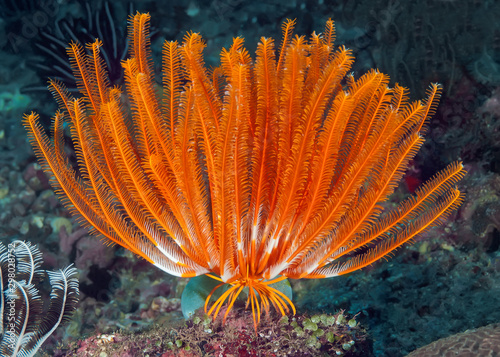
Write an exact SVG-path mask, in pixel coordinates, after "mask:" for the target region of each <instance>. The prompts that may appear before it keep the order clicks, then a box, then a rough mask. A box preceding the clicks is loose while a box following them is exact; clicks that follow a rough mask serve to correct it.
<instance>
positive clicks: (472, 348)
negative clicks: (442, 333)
mask: <svg viewBox="0 0 500 357" xmlns="http://www.w3.org/2000/svg"><path fill="white" fill-rule="evenodd" d="M499 341H500V324H491V325H488V326H484V327H481V328H478V329H473V330H467V331H465V332H463V333H457V334H456V335H453V336H450V337H446V338H442V339H440V340H438V341H435V342H432V343H431V344H429V345H427V346H424V347H420V348H419V349H417V350H415V351H413V352H412V353H410V354H409V355H408V356H407V357H434V356H435V357H493V356H498V355H500V343H499Z"/></svg>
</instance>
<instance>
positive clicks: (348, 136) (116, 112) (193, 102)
mask: <svg viewBox="0 0 500 357" xmlns="http://www.w3.org/2000/svg"><path fill="white" fill-rule="evenodd" d="M149 19H150V17H149V14H141V13H137V14H136V15H135V16H132V17H131V19H130V28H129V39H130V42H131V45H130V52H129V59H127V60H126V61H124V62H123V64H122V65H123V70H124V76H125V82H126V92H127V95H128V97H127V100H125V99H124V94H123V92H122V89H120V88H117V87H111V86H110V85H109V80H108V77H107V74H106V68H104V62H103V59H102V58H101V56H100V55H99V49H100V46H101V42H100V40H96V41H95V42H94V43H91V44H89V45H87V50H85V49H84V48H83V47H82V46H81V45H79V44H76V43H71V44H70V47H69V48H68V53H69V56H70V59H71V63H72V68H73V71H74V75H75V78H76V81H77V84H78V87H79V90H80V93H81V97H79V98H74V97H73V96H72V95H70V94H69V93H68V91H67V90H66V89H65V88H64V86H63V85H61V84H60V83H59V82H57V81H52V82H51V83H50V86H49V89H50V91H51V92H52V93H53V94H54V96H55V98H56V100H57V102H58V103H59V105H60V109H59V111H58V112H57V113H56V115H55V117H54V120H53V127H52V139H51V138H49V136H47V135H46V133H45V131H44V129H43V128H42V127H41V125H40V122H39V119H38V115H37V114H34V113H32V114H28V115H26V116H25V118H24V125H25V127H26V129H27V131H28V134H29V139H30V142H31V144H32V145H33V147H34V150H35V152H36V154H37V156H38V158H39V161H40V163H41V165H42V166H43V168H44V170H45V171H46V172H47V173H48V174H49V175H50V177H51V178H52V184H53V185H54V187H55V189H56V191H57V192H58V193H59V195H60V197H61V198H62V200H63V202H64V203H65V204H66V206H67V207H68V208H69V209H70V210H71V211H72V212H73V213H74V214H77V215H79V216H80V217H82V219H83V221H84V222H86V224H87V226H89V227H91V228H92V229H93V231H94V232H95V233H96V234H98V235H100V236H103V237H106V238H107V239H109V240H111V241H113V242H115V243H117V244H119V245H121V246H123V247H125V248H127V249H129V250H131V251H132V252H134V253H136V254H138V255H139V256H141V257H143V258H144V259H146V260H148V261H149V262H151V263H152V264H154V265H155V266H157V267H159V268H160V269H163V270H164V271H166V272H168V273H170V274H173V275H177V276H182V277H194V276H199V275H203V274H208V275H209V276H210V277H212V278H213V279H216V280H218V281H219V282H220V284H219V285H217V287H222V286H223V285H226V284H227V286H228V288H227V289H226V290H225V291H224V293H222V294H221V295H220V297H219V298H218V299H217V300H216V302H215V303H214V304H211V305H210V304H209V303H208V302H209V299H210V297H211V296H212V293H213V292H214V291H212V293H210V294H209V296H208V298H207V305H206V308H207V309H208V312H209V314H213V315H217V314H218V312H219V311H220V308H221V306H223V304H224V303H225V302H227V304H228V309H227V312H229V311H230V310H231V308H232V306H233V304H234V303H235V300H236V298H237V297H238V295H239V294H240V293H241V292H242V290H243V289H245V288H246V289H247V290H248V293H247V296H248V299H247V306H249V307H250V308H251V309H252V312H253V316H254V321H255V324H257V323H258V321H259V319H260V315H261V312H262V311H266V312H268V311H269V308H270V307H271V306H273V307H274V308H275V309H276V310H278V311H280V312H281V313H283V314H285V313H286V312H287V311H289V309H290V307H291V308H292V309H293V310H294V307H293V304H292V302H291V301H290V299H289V298H288V297H287V296H286V295H285V294H284V293H283V292H282V291H280V290H279V289H275V288H274V287H273V286H272V285H273V284H274V283H277V282H279V281H282V280H284V279H286V278H293V279H299V278H311V279H316V278H325V277H332V276H337V275H341V274H346V273H349V272H352V271H354V270H357V269H361V268H363V267H365V266H367V265H370V264H372V263H373V262H375V261H377V260H378V259H380V258H382V257H384V256H387V255H389V254H391V253H392V252H394V251H395V250H396V249H397V248H398V247H400V246H401V245H403V244H404V243H406V242H410V241H411V240H412V239H413V238H414V237H415V236H416V235H418V234H420V233H422V232H424V231H425V230H427V229H429V228H430V227H432V226H435V225H436V224H438V223H439V222H442V221H443V220H445V219H446V218H447V217H448V216H449V214H450V212H452V211H454V210H456V209H457V207H459V205H460V204H461V203H462V201H463V194H462V193H460V191H459V190H457V189H456V187H455V185H456V183H457V182H458V181H459V180H461V179H462V178H463V177H464V175H465V171H464V169H463V166H462V164H461V163H459V162H455V163H452V164H450V165H449V166H448V167H447V168H445V169H444V170H443V171H441V172H439V173H438V174H436V175H435V176H434V177H433V178H432V179H431V180H429V181H428V182H426V183H425V184H423V185H422V186H421V187H420V188H419V189H418V190H417V191H416V193H415V194H414V195H413V196H411V197H409V198H408V199H406V200H405V201H403V202H401V204H400V205H399V206H398V207H397V208H396V209H394V210H392V211H390V212H386V211H384V208H383V206H382V205H381V204H380V203H381V202H384V201H387V199H388V198H389V197H390V195H391V194H392V193H393V191H394V190H395V188H396V187H397V185H398V182H399V181H400V180H401V178H402V177H403V175H404V173H405V170H406V168H407V167H408V163H409V162H410V160H411V159H412V158H413V157H414V156H415V155H416V153H417V151H418V150H419V148H420V147H421V146H422V144H423V142H424V139H423V136H422V135H423V132H424V131H425V130H424V129H425V125H426V121H427V120H428V118H429V117H430V116H432V114H433V113H434V111H435V108H436V105H437V102H438V99H439V97H440V93H441V87H440V86H439V85H437V84H433V85H431V86H430V88H429V91H428V94H427V97H426V98H425V99H424V100H422V101H415V102H410V101H409V99H408V91H407V90H406V89H405V88H403V87H401V86H399V85H397V84H396V85H395V86H394V88H390V87H389V86H388V84H389V78H388V77H387V76H386V75H384V74H382V73H379V72H378V71H376V70H371V71H369V72H368V73H366V74H364V75H362V76H361V77H359V78H355V77H354V76H353V75H352V74H350V73H349V71H350V68H351V64H352V63H353V61H354V58H353V55H352V53H351V51H350V50H348V49H346V48H344V47H342V46H340V47H335V46H334V37H335V31H334V24H333V22H332V21H331V20H329V21H327V23H326V27H325V30H324V32H323V33H322V34H320V35H317V34H315V33H313V34H312V35H311V36H310V37H309V38H306V37H304V36H294V35H293V33H292V32H293V28H294V25H295V22H294V21H290V20H289V21H286V22H285V23H284V24H283V38H282V40H281V44H280V45H279V46H277V45H276V44H275V42H274V40H273V39H271V38H264V37H263V38H261V40H260V42H259V44H258V45H257V51H256V54H255V58H252V57H251V56H250V54H249V53H248V52H247V50H246V49H245V47H244V46H243V39H242V38H240V37H237V38H235V39H234V41H233V44H232V46H231V47H230V48H229V49H223V50H222V52H221V65H220V67H218V68H215V69H214V70H208V69H207V68H206V66H205V64H204V60H203V49H204V47H205V44H204V42H203V40H202V39H201V37H200V35H199V34H197V33H191V32H190V33H188V34H187V35H186V36H185V38H184V41H183V43H182V44H179V43H177V42H175V41H174V42H168V41H167V42H165V44H164V45H163V63H162V67H163V87H162V88H160V89H159V88H157V86H156V83H155V80H154V71H153V63H152V60H151V49H150V42H149V38H148V24H149ZM127 102H128V103H130V107H128V105H126V104H124V103H127ZM130 115H131V118H130V117H129V116H130ZM64 123H67V124H68V125H69V128H70V132H71V139H72V141H73V144H74V146H75V148H76V154H77V157H78V168H77V169H75V168H73V167H72V166H71V165H70V163H69V161H68V159H67V157H66V155H65V152H64V139H63V124H64ZM214 290H216V289H214Z"/></svg>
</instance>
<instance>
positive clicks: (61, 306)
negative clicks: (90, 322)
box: [0, 241, 79, 357]
mask: <svg viewBox="0 0 500 357" xmlns="http://www.w3.org/2000/svg"><path fill="white" fill-rule="evenodd" d="M41 264H42V254H41V253H40V251H39V250H38V248H37V247H36V246H34V245H31V243H29V242H23V241H13V242H11V243H10V244H8V246H7V247H6V246H4V245H3V244H2V243H0V356H2V357H16V356H17V357H31V356H34V355H35V353H36V352H37V351H38V349H39V348H40V347H41V346H42V344H43V343H44V342H45V340H46V339H47V338H48V337H49V336H50V335H51V334H52V333H53V332H54V331H55V330H56V328H57V327H59V326H60V325H61V324H64V323H65V322H67V321H69V319H70V318H71V316H73V313H74V312H75V309H76V305H77V304H78V294H79V292H78V278H77V276H76V275H77V273H76V269H75V268H74V267H72V266H68V267H67V268H65V269H62V270H57V271H47V272H45V271H44V270H41V269H40V266H41ZM46 275H48V277H49V282H50V286H51V292H50V298H48V299H42V298H41V296H40V293H39V291H38V287H39V285H40V284H41V281H42V280H43V279H44V278H45V276H46ZM47 302H48V303H47Z"/></svg>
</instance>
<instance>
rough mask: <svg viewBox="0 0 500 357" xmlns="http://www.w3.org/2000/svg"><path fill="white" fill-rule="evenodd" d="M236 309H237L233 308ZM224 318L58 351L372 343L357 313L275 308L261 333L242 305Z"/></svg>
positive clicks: (323, 349)
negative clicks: (285, 312) (293, 312)
mask: <svg viewBox="0 0 500 357" xmlns="http://www.w3.org/2000/svg"><path fill="white" fill-rule="evenodd" d="M232 314H233V313H232ZM234 314H236V315H237V316H231V318H229V319H228V320H227V322H226V323H225V324H222V322H221V319H217V320H216V321H212V319H211V318H209V317H208V316H206V315H200V314H198V315H196V316H194V318H192V319H190V320H188V321H186V322H184V323H182V324H177V326H174V327H165V326H163V327H160V326H157V327H155V328H153V329H151V330H149V331H147V332H142V333H140V334H135V335H127V334H124V333H113V334H106V335H97V336H92V337H90V338H87V339H85V340H82V341H79V342H76V343H73V344H71V345H69V346H65V347H62V348H59V349H56V350H55V351H54V356H56V357H63V356H75V357H87V356H89V357H90V356H98V355H100V356H107V357H127V356H130V357H132V356H138V355H150V356H162V357H169V356H193V357H194V356H221V357H222V356H227V357H230V356H239V357H246V356H290V357H294V356H295V357H299V356H301V357H306V356H315V357H316V356H331V355H335V356H346V357H348V356H350V357H354V356H360V357H361V356H362V357H369V356H370V355H371V353H370V344H369V342H368V341H367V339H366V334H365V332H364V331H363V329H362V328H360V327H359V325H358V323H357V321H356V319H355V317H352V316H348V315H346V314H344V313H343V312H342V311H340V312H338V313H337V314H334V315H326V314H321V315H315V316H311V317H305V316H296V317H287V316H283V317H281V316H278V315H277V314H272V316H267V317H266V318H264V319H263V320H262V322H261V325H260V326H259V330H258V332H257V333H256V332H255V331H254V330H253V328H252V316H251V314H250V313H248V311H244V310H243V309H239V311H235V312H234Z"/></svg>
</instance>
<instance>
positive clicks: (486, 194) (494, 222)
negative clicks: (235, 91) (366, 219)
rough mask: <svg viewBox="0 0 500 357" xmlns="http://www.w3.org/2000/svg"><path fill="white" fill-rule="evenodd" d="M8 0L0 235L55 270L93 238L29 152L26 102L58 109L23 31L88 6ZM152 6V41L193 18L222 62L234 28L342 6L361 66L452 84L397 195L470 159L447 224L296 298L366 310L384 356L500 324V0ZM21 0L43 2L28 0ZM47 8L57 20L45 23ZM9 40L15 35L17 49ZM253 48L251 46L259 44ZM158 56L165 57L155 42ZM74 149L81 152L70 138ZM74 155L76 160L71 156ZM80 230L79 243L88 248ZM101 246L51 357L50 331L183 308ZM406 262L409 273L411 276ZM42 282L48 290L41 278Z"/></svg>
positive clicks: (0, 77) (311, 307)
mask: <svg viewBox="0 0 500 357" xmlns="http://www.w3.org/2000/svg"><path fill="white" fill-rule="evenodd" d="M89 2H94V0H89ZM96 2H97V1H96ZM5 3H6V6H5V7H2V8H1V9H0V16H1V21H0V33H1V36H0V50H1V52H0V64H1V66H0V93H4V94H3V97H4V98H7V99H6V100H5V101H4V103H5V104H7V105H8V106H9V107H6V106H4V108H3V109H4V110H3V111H1V112H0V240H1V241H2V242H4V243H5V244H7V243H8V242H10V241H12V240H14V239H25V240H30V241H32V242H34V243H37V244H39V247H40V250H41V251H42V252H43V253H44V257H45V264H46V266H45V268H47V269H53V268H56V267H60V266H66V265H67V264H69V263H71V262H74V261H75V258H76V256H77V255H78V254H80V253H79V251H81V252H82V253H83V249H85V247H86V245H84V244H83V243H84V241H85V240H86V237H87V236H86V235H82V236H81V237H79V238H78V237H77V235H73V234H75V233H76V232H79V233H82V234H83V232H81V231H80V228H79V226H78V225H77V224H76V223H75V222H73V221H70V223H71V224H72V229H71V232H70V230H69V229H68V227H67V226H64V227H65V228H64V229H65V231H66V234H67V236H66V235H65V234H64V233H62V231H63V230H64V229H61V226H60V224H61V221H59V219H60V218H63V219H69V215H68V214H67V213H66V212H65V211H64V210H63V208H62V206H61V205H60V204H59V202H58V201H57V199H56V198H55V196H54V195H53V193H52V191H51V190H50V191H49V190H48V186H46V181H45V182H43V178H42V180H41V181H40V177H39V176H38V174H37V171H39V168H37V167H36V165H35V164H34V163H33V162H34V157H33V154H32V152H31V150H30V148H29V146H28V145H27V143H26V133H25V131H24V130H23V129H22V127H21V123H20V119H19V118H20V115H21V114H22V112H26V111H27V110H31V109H33V108H42V109H43V111H44V113H46V116H47V117H48V116H49V113H52V112H53V111H54V108H55V106H54V104H53V103H52V100H50V101H47V100H46V98H47V97H48V96H45V95H44V96H38V95H35V94H33V93H30V94H29V95H27V94H26V93H22V91H21V88H24V87H26V86H40V85H42V86H44V84H45V82H46V78H39V77H38V76H37V75H36V73H35V72H34V71H33V70H32V69H31V68H30V66H31V64H32V63H33V62H34V58H33V57H34V51H33V50H32V46H34V41H33V40H32V39H33V37H29V36H27V35H28V34H31V33H30V32H23V30H24V29H33V30H36V31H38V32H37V33H40V31H41V30H47V28H46V27H47V26H49V23H54V22H55V21H54V20H55V19H56V18H57V19H62V18H64V17H66V14H68V13H69V12H71V13H73V14H74V15H75V16H77V17H83V16H84V13H85V11H86V10H85V8H84V7H81V4H82V2H80V1H73V0H68V1H65V2H62V3H61V2H56V1H48V2H45V1H44V2H36V1H22V2H21V1H15V0H7V1H6V2H5ZM47 3H48V4H52V5H53V4H60V8H59V10H57V11H55V12H54V11H52V12H50V11H48V10H54V7H52V8H51V9H48V10H46V9H40V8H36V6H38V5H40V4H47ZM142 3H143V4H144V6H145V10H148V11H150V12H151V14H152V15H154V16H153V18H158V19H160V18H161V22H162V25H161V26H157V25H156V24H154V25H155V26H156V28H157V29H158V30H159V33H158V35H157V37H156V43H153V48H158V49H160V48H161V42H162V41H163V40H164V39H169V40H171V39H177V40H182V37H183V36H184V34H185V31H186V30H187V29H193V30H194V31H196V32H200V33H201V34H202V35H203V37H204V38H205V39H206V42H207V49H206V54H207V57H208V58H207V63H208V64H216V63H217V61H218V57H219V50H220V48H221V47H222V46H226V47H227V46H228V45H230V43H231V37H232V35H234V34H239V35H243V36H245V37H246V38H247V39H248V40H247V43H248V44H249V45H250V46H252V44H253V43H256V42H257V41H258V36H257V35H261V34H266V36H269V37H274V38H278V37H279V35H280V28H279V24H280V23H281V22H282V21H283V19H285V18H297V25H298V28H297V32H298V33H305V34H309V33H311V32H312V31H313V29H318V28H321V27H322V26H323V24H324V22H325V21H326V19H328V18H329V17H332V18H333V19H334V20H335V22H336V27H337V36H338V41H339V42H344V43H346V42H347V43H348V47H350V48H352V49H354V51H355V53H356V57H357V58H358V60H357V61H356V63H355V64H354V71H355V72H357V73H360V72H363V71H364V70H365V69H366V68H371V67H376V68H379V69H380V70H381V71H384V72H388V73H389V74H390V75H391V78H392V79H393V82H391V85H393V84H394V83H396V82H398V83H399V84H401V85H404V86H408V87H410V88H411V89H412V91H415V92H418V91H420V92H421V93H423V92H424V91H425V88H427V86H428V84H429V83H428V82H429V80H434V81H438V82H440V83H442V84H443V86H444V96H443V99H442V101H441V104H440V105H439V107H438V110H437V113H436V116H435V119H434V120H433V121H432V122H430V123H429V133H428V134H427V137H428V139H427V141H426V144H425V145H424V147H423V148H422V151H421V154H419V155H418V156H417V157H416V158H415V160H414V162H413V163H412V164H411V165H410V172H409V174H408V175H407V176H405V180H406V184H405V186H406V187H403V186H402V187H400V188H399V189H398V190H399V191H400V192H401V196H403V195H405V194H407V190H409V191H411V188H412V187H414V186H415V185H416V184H418V183H419V182H423V181H425V180H426V179H428V178H429V177H430V176H431V175H432V173H434V172H436V171H437V170H438V169H439V168H441V167H443V166H444V165H445V164H446V163H447V162H449V161H451V160H452V159H454V158H456V157H457V156H460V157H461V159H462V160H463V161H464V164H465V165H466V169H467V171H468V172H469V175H468V176H467V177H466V178H465V183H464V187H465V189H466V191H467V197H466V201H465V203H464V206H463V207H462V209H461V210H460V212H459V213H458V214H457V215H456V216H454V217H452V218H450V220H449V222H447V223H446V224H445V225H444V226H442V227H440V228H439V229H436V230H433V231H431V232H429V233H428V235H427V236H426V237H425V239H429V238H430V241H429V242H428V243H424V242H418V243H417V244H416V245H414V246H412V247H409V248H405V249H401V250H399V251H397V252H396V253H395V257H394V258H392V259H390V260H389V262H388V263H384V264H380V265H374V266H373V267H371V268H369V269H368V270H365V272H363V273H362V274H351V275H349V276H346V277H341V278H335V279H331V280H329V281H323V282H322V284H324V283H326V284H325V285H322V287H319V286H316V285H315V284H314V283H313V282H310V283H311V284H310V285H309V283H307V282H303V281H297V282H292V283H293V285H294V286H293V287H294V295H295V296H296V299H297V301H298V304H297V308H298V310H299V311H300V312H302V313H303V312H306V311H309V312H310V313H311V314H318V313H319V314H321V313H330V314H331V313H333V312H334V311H337V310H338V309H340V308H342V309H345V310H346V313H350V314H357V313H360V314H359V315H358V316H357V318H356V320H357V321H361V323H362V324H363V326H365V327H366V328H367V330H368V333H369V334H370V335H371V336H372V337H373V339H374V341H375V342H374V349H373V351H374V354H375V355H377V356H384V357H385V356H387V357H401V356H403V355H405V354H406V353H409V352H410V351H412V350H414V349H416V348H418V347H420V346H424V345H426V344H429V343H431V342H432V341H434V340H437V339H439V338H442V337H446V336H449V335H453V334H456V333H460V332H463V331H465V330H467V329H471V328H478V327H481V326H484V325H487V324H491V323H494V322H498V321H500V316H499V315H498V312H497V311H498V306H500V302H499V301H498V296H500V290H499V286H498V282H499V281H500V250H499V248H498V241H499V239H500V238H499V237H500V233H499V232H500V229H499V224H498V222H499V219H500V216H499V215H498V213H497V212H498V210H499V209H500V204H498V197H500V193H499V190H500V188H499V187H500V185H499V183H498V182H500V181H499V180H500V177H499V173H500V164H499V163H500V155H499V153H500V134H499V133H500V128H499V123H500V117H499V113H500V110H499V109H500V107H499V100H498V93H500V91H499V89H498V88H499V87H498V83H497V82H496V81H497V79H498V72H497V69H498V62H499V61H498V49H499V45H498V44H499V39H500V36H499V30H498V27H499V24H500V22H498V21H497V20H496V19H497V18H498V16H499V9H500V2H498V1H491V0H488V1H476V0H474V1H465V0H454V1H427V0H419V1H415V2H412V3H411V4H410V3H407V2H401V1H389V2H383V1H368V0H360V1H344V2H333V1H329V0H325V1H278V0H271V1H266V2H263V1H252V2H249V1H240V0H211V1H201V0H190V1H184V0H168V1H167V0H159V1H144V2H142ZM19 4H31V6H35V8H33V7H29V8H26V9H20V6H19ZM116 6H121V5H118V3H117V5H116ZM123 11H125V12H127V11H126V9H124V10H123ZM44 14H45V15H47V17H43V15H44ZM35 15H37V16H38V17H36V16H35ZM23 17H24V22H22V21H21V19H22V18H23ZM115 18H116V19H120V21H121V19H122V18H120V17H119V16H115ZM44 19H46V20H47V21H46V22H41V21H38V22H37V21H36V20H44ZM14 20H15V21H18V22H17V25H15V24H14ZM48 20H50V21H48ZM19 24H21V26H19ZM22 26H24V28H23V27H22ZM36 31H34V32H32V33H35V32H36ZM16 36H17V37H16ZM16 39H19V40H22V41H19V42H17V41H15V40H16ZM13 45H17V51H16V50H15V48H14V47H13ZM250 50H251V52H253V50H254V48H251V49H250ZM153 56H154V57H156V58H157V59H159V53H158V52H155V53H153ZM49 65H51V66H57V65H58V64H57V63H50V64H49ZM44 91H45V89H44ZM18 95H24V96H26V97H27V98H29V100H30V103H29V105H28V107H24V108H20V107H19V106H18V105H17V104H19V103H21V102H22V101H24V98H20V97H18ZM5 109H8V111H5ZM66 150H67V152H68V153H70V154H72V153H73V150H72V147H71V144H70V145H68V147H67V148H66ZM70 160H71V162H74V161H73V160H74V156H73V157H72V158H71V159H70ZM24 175H26V176H24ZM58 226H59V232H57V227H58ZM72 235H73V236H72ZM68 236H71V238H70V240H67V239H68ZM73 238H74V241H72V240H71V239H73ZM80 241H82V242H81V244H82V245H81V246H80V247H78V245H79V244H80V243H79V242H80ZM63 247H64V248H63ZM62 249H64V252H69V253H63V250H62ZM91 249H92V251H94V249H98V251H97V252H98V253H99V256H104V255H105V256H107V257H110V259H109V260H108V261H107V262H104V260H101V262H100V263H98V266H97V265H94V264H92V265H90V266H89V264H87V263H85V261H81V262H80V263H81V264H80V263H79V265H80V266H81V267H82V269H80V270H79V274H80V276H81V277H82V279H83V282H84V285H85V292H82V293H81V300H82V302H81V304H80V305H79V309H78V311H77V312H76V314H75V315H74V318H73V321H72V322H71V323H70V324H68V326H67V327H66V328H61V329H58V330H57V331H56V332H55V334H54V335H53V337H52V338H49V340H48V341H47V343H46V345H44V347H43V348H42V349H44V350H46V351H47V352H46V353H47V354H48V355H52V353H51V348H50V347H49V346H48V345H47V344H52V346H53V345H54V341H66V342H67V341H68V340H71V339H73V340H74V339H75V338H81V336H84V335H88V334H89V333H94V332H95V331H96V330H97V332H99V333H105V334H112V333H113V332H115V331H116V330H117V329H123V330H127V331H136V330H140V329H142V328H144V327H146V326H149V325H150V324H153V323H165V324H172V323H173V322H174V321H177V320H179V319H181V313H180V310H176V309H177V305H176V303H177V302H178V300H176V299H178V298H180V296H181V295H180V293H181V292H182V287H183V286H184V285H185V282H180V281H177V280H176V279H171V278H169V277H167V276H165V275H164V274H158V272H156V271H154V269H150V268H148V264H144V263H143V262H141V261H140V260H138V259H137V258H134V257H132V256H131V255H129V254H127V253H126V252H124V251H123V250H121V249H116V248H114V247H106V246H101V247H96V246H92V247H91ZM105 250H107V252H105ZM104 252H105V254H104V255H102V254H101V253H104ZM87 256H88V255H87ZM99 266H100V267H99ZM403 270H404V271H406V272H407V273H406V274H401V273H400V272H401V271H403ZM306 283H307V284H306ZM306 292H307V294H309V298H307V299H306V298H304V296H305V295H306ZM41 293H47V291H43V289H42V291H41ZM310 294H312V296H311V295H310ZM153 301H155V302H154V303H153ZM176 301H177V302H176ZM172 308H173V309H174V310H172V311H170V310H171V309H172ZM183 353H185V354H187V353H188V352H185V351H184V352H183ZM179 355H180V354H179Z"/></svg>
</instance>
